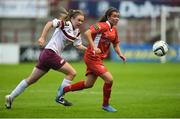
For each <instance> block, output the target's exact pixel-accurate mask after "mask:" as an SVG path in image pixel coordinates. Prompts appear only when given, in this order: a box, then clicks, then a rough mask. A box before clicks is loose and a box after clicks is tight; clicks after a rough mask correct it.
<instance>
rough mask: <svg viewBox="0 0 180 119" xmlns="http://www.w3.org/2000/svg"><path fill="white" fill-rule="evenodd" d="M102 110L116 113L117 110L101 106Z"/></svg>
mask: <svg viewBox="0 0 180 119" xmlns="http://www.w3.org/2000/svg"><path fill="white" fill-rule="evenodd" d="M102 109H104V110H105V111H107V112H117V110H116V109H115V108H114V107H112V106H110V105H108V106H102Z"/></svg>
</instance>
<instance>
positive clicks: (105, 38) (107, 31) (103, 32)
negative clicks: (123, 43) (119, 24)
mask: <svg viewBox="0 0 180 119" xmlns="http://www.w3.org/2000/svg"><path fill="white" fill-rule="evenodd" d="M89 29H90V30H91V33H92V34H91V35H92V38H93V41H94V44H95V46H96V47H98V48H99V49H100V50H101V53H100V54H95V53H94V51H93V49H92V47H90V45H89V46H88V49H87V50H86V52H85V57H87V58H90V59H92V60H98V59H99V60H102V59H104V58H106V57H107V55H108V53H109V47H110V44H111V43H112V44H114V45H115V44H117V43H119V39H118V33H117V29H116V28H115V27H114V26H113V27H111V25H110V23H109V22H108V21H106V22H98V23H96V24H95V25H91V26H90V28H89Z"/></svg>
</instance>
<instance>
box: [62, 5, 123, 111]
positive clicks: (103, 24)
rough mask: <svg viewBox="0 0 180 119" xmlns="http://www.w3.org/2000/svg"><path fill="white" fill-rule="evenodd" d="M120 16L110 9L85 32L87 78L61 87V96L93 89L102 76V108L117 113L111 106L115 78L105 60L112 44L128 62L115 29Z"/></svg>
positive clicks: (115, 10) (117, 12)
mask: <svg viewBox="0 0 180 119" xmlns="http://www.w3.org/2000/svg"><path fill="white" fill-rule="evenodd" d="M119 15H120V13H119V11H118V10H117V9H116V8H110V9H108V10H107V11H106V13H105V15H104V16H103V17H102V18H101V20H100V21H99V22H98V23H96V24H95V25H91V26H90V28H89V29H88V30H87V31H86V32H85V36H86V37H87V40H88V42H89V45H88V48H87V50H86V52H85V55H84V61H85V63H86V66H87V70H86V77H87V78H86V80H85V81H84V80H82V81H79V82H77V83H75V84H72V85H69V86H65V87H61V91H60V96H63V95H64V93H67V92H69V91H77V90H81V89H86V88H91V87H92V86H93V85H94V83H95V81H96V79H97V77H98V76H100V77H101V78H102V79H103V80H104V87H103V104H102V108H103V109H104V110H106V111H108V112H116V111H117V110H116V109H115V108H113V107H112V106H110V104H109V98H110V95H111V87H112V84H113V77H112V74H111V73H110V72H109V71H108V70H107V68H106V67H105V66H104V64H103V59H104V58H106V57H107V55H108V52H109V47H110V44H111V43H112V44H113V48H114V50H115V51H116V53H117V55H118V56H119V57H120V58H121V59H122V60H123V61H124V62H125V61H126V57H125V56H124V55H123V54H122V52H121V50H120V47H119V42H120V41H119V38H118V33H117V30H116V28H115V26H116V25H117V23H118V21H119Z"/></svg>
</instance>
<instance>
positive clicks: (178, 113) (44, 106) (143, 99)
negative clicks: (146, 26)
mask: <svg viewBox="0 0 180 119" xmlns="http://www.w3.org/2000/svg"><path fill="white" fill-rule="evenodd" d="M71 64H72V65H73V66H74V68H75V69H76V70H77V76H76V78H75V79H74V82H77V81H79V80H81V79H84V78H85V76H84V73H85V70H86V67H85V64H84V63H82V62H79V63H71ZM105 64H106V66H107V67H108V69H109V71H110V72H111V73H112V75H113V77H114V85H113V89H112V95H111V104H112V105H113V106H114V107H116V108H117V110H118V112H116V113H108V112H105V111H103V110H102V109H101V103H102V86H103V80H101V79H100V78H99V79H98V80H97V82H96V83H95V85H94V87H93V88H91V89H87V90H83V91H79V92H70V93H68V94H67V95H66V98H67V99H68V100H70V101H72V102H73V104H74V105H73V106H72V107H64V106H62V105H58V104H57V103H55V101H54V99H55V96H56V91H57V88H58V86H59V84H60V83H61V81H62V79H63V74H61V73H58V72H55V71H53V70H51V71H50V72H49V73H48V74H46V75H45V76H44V77H42V78H41V79H40V80H39V81H38V82H37V83H35V84H34V85H32V86H30V87H28V89H26V90H25V92H24V93H22V95H20V96H19V97H17V98H16V100H15V101H14V103H13V107H12V109H11V110H7V109H5V107H4V96H5V95H6V94H8V93H10V91H12V90H13V89H14V88H15V87H16V85H17V84H18V83H19V82H20V81H21V80H22V79H23V78H25V77H27V76H28V75H29V74H30V72H31V70H32V68H33V67H34V65H35V64H20V65H0V117H1V118H5V117H11V118H13V117H16V118H17V117H27V118H33V117H42V118H43V117H46V118H48V117H51V118H53V117H54V118H67V117H69V118H74V117H76V118H80V117H84V118H92V117H94V118H97V117H99V118H105V117H106V118H117V117H126V118H127V117H138V118H140V117H144V118H145V117H148V118H153V117H158V118H160V117H166V118H172V117H176V118H180V64H179V63H166V64H158V63H127V64H122V63H118V62H116V63H113V62H105Z"/></svg>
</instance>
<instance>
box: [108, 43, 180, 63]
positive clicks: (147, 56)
mask: <svg viewBox="0 0 180 119" xmlns="http://www.w3.org/2000/svg"><path fill="white" fill-rule="evenodd" d="M120 47H121V50H122V52H123V53H124V54H125V55H126V58H127V61H128V62H160V57H158V56H156V55H154V53H153V51H152V45H151V44H132V45H131V44H121V45H120ZM166 58H167V61H172V62H179V61H180V45H171V46H169V51H168V53H167V55H166ZM111 59H112V60H114V61H121V59H120V58H119V57H118V56H117V55H116V53H115V51H114V50H113V49H112V50H111Z"/></svg>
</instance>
